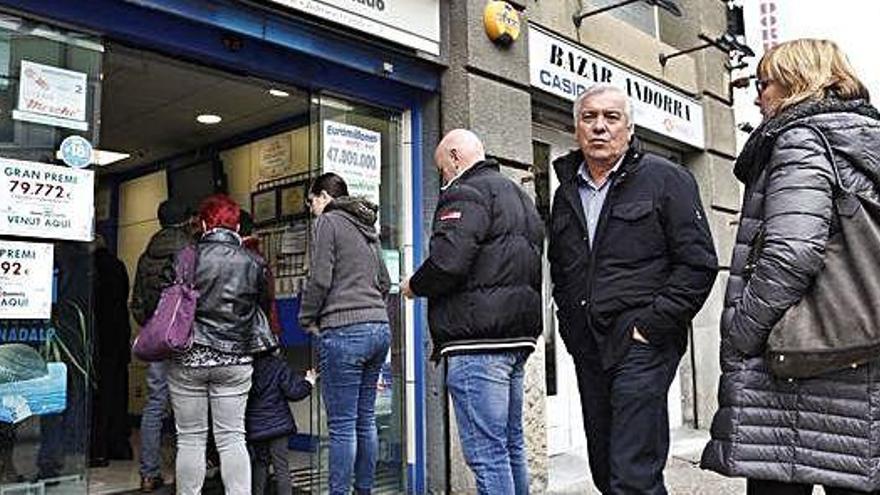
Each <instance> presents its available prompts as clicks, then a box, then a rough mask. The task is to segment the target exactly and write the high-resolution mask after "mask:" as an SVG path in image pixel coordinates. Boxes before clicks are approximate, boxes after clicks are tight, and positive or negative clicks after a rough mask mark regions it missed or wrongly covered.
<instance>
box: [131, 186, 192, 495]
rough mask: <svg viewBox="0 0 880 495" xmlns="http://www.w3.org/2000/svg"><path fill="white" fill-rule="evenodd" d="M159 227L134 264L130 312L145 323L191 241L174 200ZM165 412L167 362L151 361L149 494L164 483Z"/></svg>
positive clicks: (146, 417)
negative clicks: (162, 454) (162, 461)
mask: <svg viewBox="0 0 880 495" xmlns="http://www.w3.org/2000/svg"><path fill="white" fill-rule="evenodd" d="M156 216H157V217H158V218H159V225H160V227H161V228H160V229H159V231H158V232H156V233H155V234H153V237H151V238H150V241H149V242H148V243H147V247H146V249H144V252H143V253H142V254H141V256H140V258H139V259H138V263H137V272H136V273H135V277H134V288H133V289H132V295H131V304H130V308H131V314H132V316H133V317H134V320H135V321H136V322H137V323H138V325H144V324H145V323H146V322H147V320H149V319H150V317H151V316H152V315H153V312H154V311H155V310H156V305H157V304H158V303H159V296H160V295H161V294H162V289H164V288H165V287H166V286H168V285H169V284H171V283H172V282H173V276H171V273H172V272H171V271H170V269H171V267H172V264H173V263H174V257H175V255H177V253H178V252H179V251H180V250H181V249H183V247H184V246H187V245H189V244H192V242H193V232H194V229H193V228H192V226H193V223H192V218H193V217H194V215H193V214H192V212H191V211H190V210H189V208H187V206H186V205H185V204H184V203H183V202H181V201H179V200H176V199H168V200H166V201H163V202H162V203H160V204H159V208H158V210H157V211H156ZM167 411H168V363H167V362H154V363H150V364H149V368H148V369H147V401H146V403H145V404H144V408H143V411H142V412H141V429H140V436H141V445H140V452H141V455H140V475H141V491H142V492H144V493H149V492H152V491H154V490H157V489H159V488H160V487H162V485H164V484H165V480H164V478H163V477H162V469H161V440H162V423H163V421H164V419H165V416H166V413H167Z"/></svg>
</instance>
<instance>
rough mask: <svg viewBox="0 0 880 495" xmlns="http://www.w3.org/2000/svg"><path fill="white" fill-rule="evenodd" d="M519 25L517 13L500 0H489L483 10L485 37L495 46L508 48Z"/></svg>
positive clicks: (517, 34)
mask: <svg viewBox="0 0 880 495" xmlns="http://www.w3.org/2000/svg"><path fill="white" fill-rule="evenodd" d="M521 24H522V22H521V21H520V17H519V12H517V11H516V9H515V8H513V7H512V6H511V5H510V4H509V3H507V2H504V1H502V0H491V1H490V2H489V3H487V4H486V8H485V10H483V25H484V26H485V28H486V35H487V36H489V39H490V40H492V42H493V43H495V44H497V45H501V46H510V45H511V44H512V43H513V42H514V41H516V40H517V38H519V33H520V29H521Z"/></svg>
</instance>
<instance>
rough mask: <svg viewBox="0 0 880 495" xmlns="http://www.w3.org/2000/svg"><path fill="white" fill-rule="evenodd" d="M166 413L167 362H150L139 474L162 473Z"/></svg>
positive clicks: (148, 476)
mask: <svg viewBox="0 0 880 495" xmlns="http://www.w3.org/2000/svg"><path fill="white" fill-rule="evenodd" d="M167 413H168V362H167V361H159V362H155V363H150V367H149V368H148V369H147V403H146V404H144V409H143V412H141V476H144V477H146V478H156V477H159V476H161V475H162V469H161V464H162V463H161V457H162V455H161V447H162V420H164V419H165V416H166V415H167Z"/></svg>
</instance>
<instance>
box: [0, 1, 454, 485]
mask: <svg viewBox="0 0 880 495" xmlns="http://www.w3.org/2000/svg"><path fill="white" fill-rule="evenodd" d="M84 3H85V2H74V1H70V0H41V1H39V2H35V1H33V0H0V7H7V8H9V9H12V10H13V11H16V12H19V13H22V14H24V15H27V14H31V15H35V16H37V17H39V18H43V19H48V20H51V21H55V22H60V23H64V24H66V25H68V26H70V27H71V28H72V29H78V30H85V31H90V32H93V33H97V34H100V35H102V36H105V37H106V38H108V39H110V40H113V41H117V42H121V43H124V44H130V45H134V46H137V47H139V48H144V49H149V50H154V51H157V52H160V53H164V54H167V55H170V56H173V57H179V58H184V59H188V60H191V61H194V62H196V63H200V64H208V65H213V66H217V67H219V68H221V69H223V70H228V71H232V72H236V73H239V74H246V75H252V76H254V77H258V78H262V79H269V80H274V81H277V82H282V83H287V84H292V85H295V86H299V87H302V88H308V89H310V90H319V89H320V90H325V91H332V92H335V93H338V94H341V95H344V96H346V97H352V98H356V99H360V100H363V101H366V102H369V103H371V104H375V105H380V106H383V107H386V108H391V109H394V110H398V111H404V110H409V111H410V112H411V115H412V136H410V139H411V140H412V157H411V161H412V167H413V168H412V184H411V186H412V195H413V212H412V218H413V226H412V227H413V252H414V258H415V259H414V263H415V265H416V266H418V265H419V264H420V263H421V261H422V257H423V251H424V242H423V232H424V230H423V229H424V226H423V223H422V214H423V211H422V210H423V204H422V177H423V175H422V172H423V161H422V146H423V139H422V129H423V112H422V107H423V105H424V103H425V102H426V101H427V100H428V99H429V98H431V97H432V96H434V95H435V94H436V93H437V92H438V91H439V87H440V74H439V68H438V67H437V66H436V65H434V64H431V63H428V62H426V61H423V60H419V59H416V58H414V57H410V56H407V55H406V54H405V53H402V52H399V51H397V50H394V49H388V48H384V49H383V48H382V47H381V46H379V45H373V44H371V43H365V42H363V40H360V41H358V40H356V39H349V38H346V37H343V36H340V35H335V34H333V33H331V32H330V31H329V30H326V29H323V30H322V29H319V28H317V27H314V26H311V25H309V24H307V23H304V22H301V21H298V20H297V19H296V18H295V16H293V15H291V16H286V15H281V14H278V13H275V12H272V11H270V10H268V9H261V8H259V7H252V6H249V5H245V4H240V3H236V2H234V1H231V0H138V1H137V3H134V2H133V1H129V0H88V2H87V6H86V5H84ZM230 36H232V37H234V38H236V39H237V40H238V41H241V43H236V46H235V47H234V48H233V49H230V48H228V47H227V46H226V45H224V43H223V40H224V37H225V38H226V39H229V37H230ZM387 64H391V67H392V68H393V70H391V71H387V70H385V69H386V68H387V67H388V65H387ZM291 68H293V69H291ZM424 314H425V313H424V307H423V303H422V302H421V301H417V302H416V305H415V314H414V315H413V318H414V323H415V324H414V328H415V331H414V336H413V338H414V339H415V345H414V346H413V348H414V349H415V356H413V357H414V362H415V363H417V369H416V370H415V380H416V382H415V394H416V397H414V398H413V399H414V401H415V416H416V417H415V418H414V422H415V427H416V438H414V439H408V440H409V441H414V442H415V451H416V458H415V462H412V463H408V465H407V482H408V483H407V484H408V487H407V488H408V492H409V493H416V494H422V493H425V481H426V480H425V478H426V473H425V466H426V462H425V431H424V427H425V410H424V404H425V384H424V367H423V366H422V363H425V346H424V342H425V324H424V316H423V315H424Z"/></svg>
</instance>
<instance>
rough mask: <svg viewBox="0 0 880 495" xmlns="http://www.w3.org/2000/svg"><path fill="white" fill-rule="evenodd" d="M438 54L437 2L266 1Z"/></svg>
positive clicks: (427, 0)
mask: <svg viewBox="0 0 880 495" xmlns="http://www.w3.org/2000/svg"><path fill="white" fill-rule="evenodd" d="M270 1H272V2H274V3H278V4H281V5H284V6H286V7H290V8H293V9H296V10H300V11H303V12H305V13H307V14H311V15H314V16H316V17H321V18H323V19H327V20H330V21H333V22H336V23H338V24H342V25H345V26H348V27H350V28H352V29H356V30H358V31H362V32H365V33H368V34H371V35H373V36H378V37H380V38H384V39H387V40H390V41H393V42H395V43H399V44H401V45H405V46H408V47H411V48H415V49H417V50H422V51H425V52H428V53H432V54H434V55H440V0H270Z"/></svg>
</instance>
